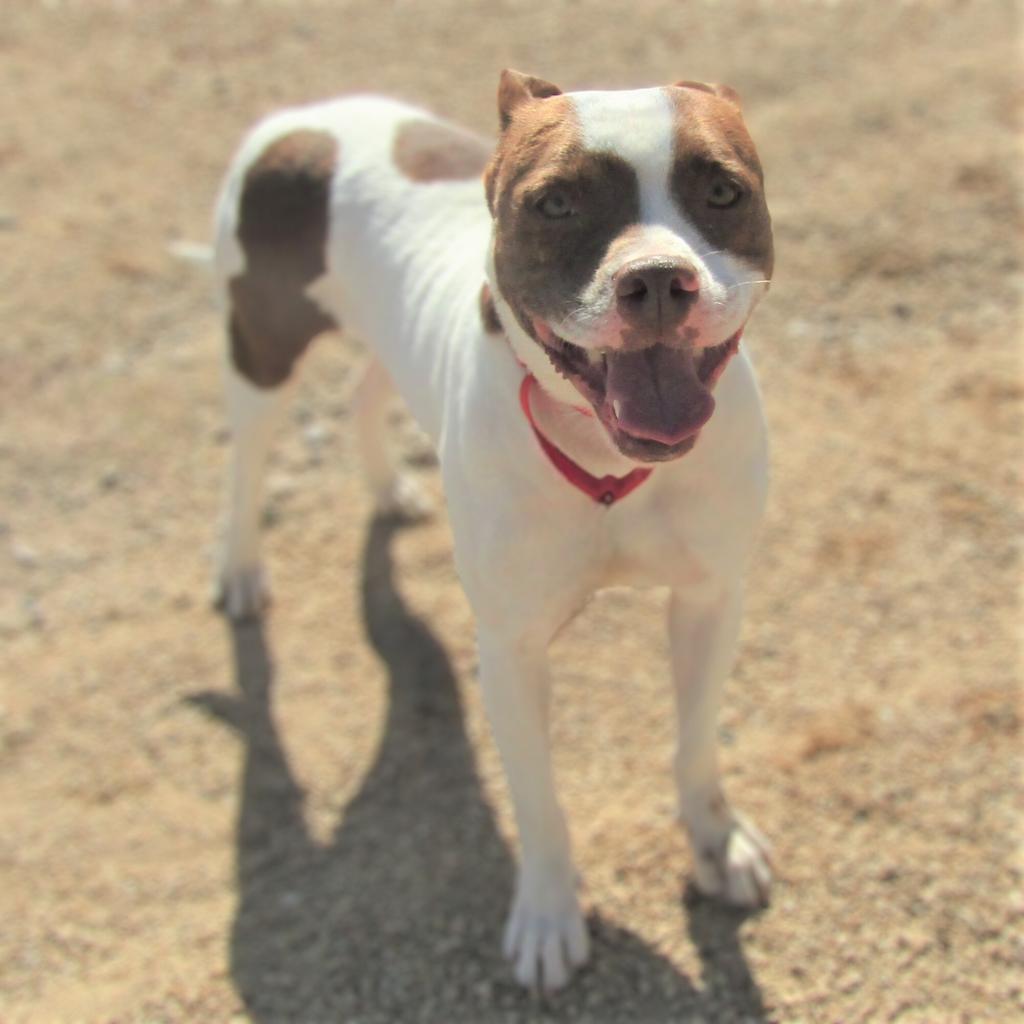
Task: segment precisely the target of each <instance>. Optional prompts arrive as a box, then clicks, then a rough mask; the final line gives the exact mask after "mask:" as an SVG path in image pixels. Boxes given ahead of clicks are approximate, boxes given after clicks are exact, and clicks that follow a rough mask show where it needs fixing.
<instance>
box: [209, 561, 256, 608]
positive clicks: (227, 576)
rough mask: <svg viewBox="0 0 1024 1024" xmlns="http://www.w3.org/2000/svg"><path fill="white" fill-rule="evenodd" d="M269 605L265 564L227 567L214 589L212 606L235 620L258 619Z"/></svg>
mask: <svg viewBox="0 0 1024 1024" xmlns="http://www.w3.org/2000/svg"><path fill="white" fill-rule="evenodd" d="M269 604H270V587H269V586H268V584H267V578H266V574H265V573H264V572H263V567H262V566H261V565H260V564H259V563H257V564H255V565H248V566H242V567H240V568H233V569H224V570H223V571H222V572H221V573H220V576H219V577H218V579H217V582H216V584H215V585H214V589H213V606H214V607H215V608H217V609H219V610H220V611H222V612H223V613H224V614H225V615H226V616H227V617H228V618H229V619H231V620H232V621H234V622H244V621H245V620H246V619H255V618H258V617H259V616H260V615H262V614H263V612H264V611H265V610H266V608H267V606H268V605H269Z"/></svg>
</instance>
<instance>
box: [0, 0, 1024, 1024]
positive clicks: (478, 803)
mask: <svg viewBox="0 0 1024 1024" xmlns="http://www.w3.org/2000/svg"><path fill="white" fill-rule="evenodd" d="M1020 56H1021V37H1020V20H1019V11H1018V9H1017V6H1016V5H1014V4H1013V3H1010V2H1005V3H1003V2H999V0H989V2H981V0H975V2H970V0H961V2H938V0H937V2H935V3H923V2H922V3H913V2H908V3H890V2H881V0H875V2H861V3H854V2H833V3H827V4H824V3H811V2H795V0H793V2H779V3H764V2H760V3H754V2H737V3H726V2H696V0H694V2H678V0H677V2H667V0H666V2H659V0H637V2H635V3H633V4H631V5H626V6H624V5H622V4H613V3H607V2H594V3H589V2H567V0H545V2H527V0H523V2H517V0H493V2H490V3H486V4H471V3H463V2H456V0H430V2H427V0H422V2H411V0H410V2H395V3H382V2H376V3H369V2H355V0H353V2H336V3H332V2H327V0H323V2H298V0H296V2H276V3H270V2H266V3H246V2H242V0H237V2H220V3H217V2H209V0H208V2H200V0H174V2H172V0H166V2H159V3H157V2H155V0H154V2H141V0H140V2H137V3H130V2H127V0H125V2H119V3H114V2H109V0H91V2H85V0H82V2H77V3H76V2H71V0H67V2H60V0H49V2H39V3H37V2H32V0H7V2H6V3H5V4H4V5H3V17H2V19H0V324H2V328H3V332H2V337H0V684H2V693H0V1019H2V1020H4V1021H5V1022H7V1021H10V1022H15V1021H45V1022H53V1021H97V1022H99V1021H104V1022H107V1021H118V1022H126V1021H133V1022H134V1021H140V1022H141V1021H146V1022H157V1021H204V1022H206V1021H211V1022H212V1021H229V1020H231V1021H248V1020H252V1021H275V1022H298V1021H302V1022H305V1021H327V1020H332V1021H360V1022H364V1024H365V1022H377V1021H380V1022H383V1021H403V1022H406V1021H431V1022H474V1024H479V1022H490V1021H518V1020H533V1019H541V1020H561V1019H567V1020H589V1021H595V1022H611V1021H626V1020H628V1021H642V1022H648V1021H649V1022H658V1024H661V1022H667V1021H691V1020H693V1021H697V1020H705V1021H714V1022H718V1021H830V1022H831V1021H843V1022H852V1021H889V1020H900V1021H904V1022H912V1021H922V1022H925V1021H927V1022H937V1021H953V1020H955V1021H998V1022H1006V1021H1009V1020H1012V1019H1022V1015H1024V1004H1022V1002H1021V998H1022V996H1021V991H1022V988H1021V977H1022V976H1021V971H1020V966H1021V954H1022V950H1021V946H1020V935H1021V930H1020V917H1021V914H1022V912H1024V902H1022V891H1021V884H1020V883H1021V878H1020V869H1021V862H1020V839H1021V832H1020V810H1021V808H1020V785H1019V783H1020V776H1019V769H1020V761H1019V754H1020V747H1019V724H1020V709H1019V703H1018V700H1019V690H1018V678H1019V669H1020V661H1021V659H1020V652H1021V648H1020V639H1021V638H1020V614H1019V607H1018V604H1017V597H1018V583H1019V579H1020V566H1019V551H1020V537H1021V529H1020V526H1021V523H1020V515H1021V507H1020V493H1021V492H1020V471H1021V465H1022V459H1021V455H1022V452H1021V409H1022V375H1021V369H1022V367H1021V354H1020V326H1021V325H1020V318H1019V302H1020V291H1021V276H1020V258H1021V227H1022V217H1021V208H1020V203H1019V197H1020V185H1021V181H1020V173H1019V168H1020V166H1021V162H1020V157H1021V150H1020V134H1019V130H1020V121H1021V114H1022V112H1024V103H1022V95H1024V94H1022V89H1021V78H1020ZM506 66H510V67H514V68H518V69H520V70H524V71H528V72H531V73H534V74H537V75H540V76H542V77H544V78H547V79H550V80H552V81H554V82H556V83H558V84H559V85H561V86H562V87H563V88H565V89H569V88H580V87H596V86H600V87H614V86H636V85H648V84H660V83H668V82H672V81H675V80H677V79H680V78H689V79H704V80H709V81H721V82H726V83H729V84H731V85H733V86H734V87H735V88H737V89H738V90H739V92H740V93H741V95H742V96H743V98H744V103H745V111H746V116H747V120H748V124H749V126H750V128H751V132H752V134H753V136H754V138H755V139H756V141H757V143H758V146H759V149H760V153H761V156H762V159H763V162H764V165H765V170H766V177H767V188H768V197H769V203H770V206H771V209H772V212H773V217H774V223H775V232H776V235H775V237H776V250H777V270H776V276H775V282H774V285H773V288H772V290H771V293H770V294H769V296H768V298H767V300H766V301H765V302H764V303H763V304H762V306H761V308H760V309H759V311H758V313H757V314H756V316H755V318H754V321H753V322H752V324H751V327H750V329H749V331H748V334H747V338H746V339H745V343H747V344H749V347H750V350H751V351H752V353H753V356H754V359H755V361H756V364H757V366H758V369H759V372H760V376H761V381H762V386H763V390H764V392H765V398H766V404H767V411H768V418H769V421H770V426H771V432H772V444H773V491H772V496H771V501H770V506H769V517H768V522H767V525H766V528H765V531H764V535H763V543H762V546H761V551H760V555H759V557H758V560H757V563H756V566H755V569H754V572H753V575H752V578H751V580H750V587H749V600H748V615H747V620H746V625H745V632H744V641H743V646H742V650H741V655H740V660H739V664H738V665H737V668H736V670H735V672H734V676H733V679H732V682H731V685H730V690H729V695H728V701H727V706H726V709H725V714H724V718H723V724H722V730H721V732H722V741H723V744H724V755H723V756H724V765H725V770H726V781H727V787H728V789H729V792H730V794H731V796H732V798H733V800H734V802H735V803H736V804H737V805H738V806H739V807H740V808H741V809H742V810H744V811H745V812H747V813H748V814H749V815H750V816H751V817H752V818H754V819H755V820H756V821H757V823H758V825H759V826H760V827H761V829H762V830H763V831H765V832H766V833H767V834H768V835H769V836H770V837H771V839H772V841H773V843H774V847H775V855H776V860H777V869H778V876H779V878H778V887H777V889H776V892H775V899H774V902H773V904H772V906H771V907H770V908H769V909H768V910H767V911H765V912H764V913H761V914H758V915H754V916H744V915H739V914H735V913H731V912H727V911H724V910H721V909H719V908H716V907H714V906H713V905H710V904H707V903H704V902H702V901H700V900H697V899H694V898H692V896H691V894H690V891H689V889H688V886H687V882H686V879H687V876H688V872H689V859H688V857H689V855H688V853H687V851H686V849H685V846H684V844H683V842H682V839H681V837H680V836H679V835H678V833H677V830H676V827H675V825H674V823H673V793H672V788H671V782H670V761H671V753H672V730H671V709H670V695H669V690H668V686H667V679H666V674H667V667H666V650H665V641H664V635H663V599H662V596H661V595H658V594H638V595H631V594H627V593H624V592H618V591H616V592H612V593H609V594H607V595H604V596H602V597H601V598H600V599H598V600H597V601H595V602H594V604H593V605H592V606H591V607H590V608H589V609H588V610H587V611H586V613H585V614H584V615H583V616H582V617H581V619H580V620H579V621H578V622H577V623H576V624H575V626H574V627H573V628H572V629H571V630H570V631H569V632H568V634H567V635H566V636H564V637H563V638H561V639H560V640H559V642H558V644H557V646H556V649H555V652H554V662H555V670H556V678H557V686H556V717H555V723H554V732H555V745H556V750H557V758H558V772H559V777H560V784H561V792H562V796H563V799H564V802H565V805H566V807H567V809H568V811H569V813H570V817H571V821H572V828H573V836H574V842H575V846H576V850H577V855H578V863H579V866H580V868H581V872H582V874H583V876H584V881H585V886H586V900H587V906H588V907H589V908H590V914H591V927H592V930H593V932H594V935H595V950H594V959H593V963H592V965H591V966H590V967H589V968H587V970H586V971H585V972H584V973H583V974H582V976H581V977H580V978H579V979H578V980H577V982H576V984H575V985H574V987H573V988H572V989H571V990H570V991H568V992H567V993H565V994H564V995H562V996H560V997H559V998H557V999H556V1000H554V1001H552V1002H551V1003H550V1004H548V1005H546V1006H545V1005H541V1004H539V1003H537V1002H535V1001H533V1000H531V999H530V998H529V997H527V996H523V995H521V994H520V993H519V992H518V991H517V990H516V988H515V987H514V985H513V984H512V983H511V981H510V978H509V974H508V971H507V968H506V967H505V965H504V964H503V963H502V961H501V959H500V956H499V953H498V942H499V935H500V928H501V923H502V921H503V917H504V913H505V909H506V904H507V900H508V898H509V896H510V886H511V881H512V854H511V853H510V836H511V823H510V817H509V807H508V801H507V798H506V794H505V791H504V786H503V782H502V779H501V775H500V772H499V769H498V764H497V757H496V754H495V751H494V748H493V745H492V743H491V741H490V738H489V736H488V733H487V727H486V724H485V722H484V720H483V716H482V711H481V708H480V704H479V700H478V696H477V693H476V689H475V671H476V665H475V654H474V646H473V626H472V621H471V618H470V615H469V610H468V607H467V605H466V601H465V599H464V597H463V595H462V593H461V591H460V589H459V586H458V582H457V580H456V577H455V574H454V570H453V567H452V563H451V558H450V537H449V534H448V528H447V524H446V522H445V518H444V515H443V513H442V514H441V515H439V516H438V517H437V518H436V519H434V520H432V521H431V522H429V523H427V524H425V525H422V526H419V527H416V528H412V529H407V530H403V531H400V532H395V531H392V530H391V529H389V528H387V527H386V526H383V525H381V524H371V522H370V519H369V509H368V503H367V500H366V496H365V494H364V492H363V490H362V486H361V482H360V480H359V478H358V476H357V474H356V472H355V460H354V451H353V444H352V438H351V432H350V429H349V422H348V419H349V412H348V396H349V392H350V389H351V385H352V382H353V380H354V379H355V375H356V373H357V371H358V367H359V365H360V360H361V358H362V357H361V350H360V347H359V343H358V339H357V338H354V337H350V336H344V337H340V338H331V339H329V340H326V341H325V342H323V343H322V344H321V345H320V347H319V348H318V349H317V350H316V351H314V353H313V354H312V356H311V357H310V359H309V360H308V362H307V364H306V368H305V374H304V377H305V380H304V383H303V385H302V387H301V389H300V394H299V397H298V401H297V402H296V404H295V406H294V408H293V410H292V413H291V423H290V426H289V428H288V429H286V430H284V431H283V432H282V436H281V440H280V443H279V444H278V446H277V448H276V450H275V454H274V459H273V465H272V468H271V473H270V479H269V494H268V503H267V514H266V526H267V530H266V535H265V539H266V545H265V552H266V555H267V558H268V561H269V566H270V570H271V572H272V574H273V580H274V587H275V593H276V598H277V603H276V605H275V607H274V610H273V613H272V615H271V617H270V618H269V619H268V620H267V622H266V623H265V624H264V625H263V626H252V627H248V628H244V629H238V630H234V631H232V630H230V629H229V628H227V627H226V626H225V624H224V623H223V622H222V621H221V620H220V619H218V618H217V617H216V616H215V615H213V614H212V613H211V612H210V611H209V608H208V604H207V594H208V586H209V583H208V579H209V571H210V559H211V552H212V550H213V544H214V539H215V537H216V524H217V519H218V517H219V501H220V495H221V488H222V475H223V469H224V462H225V456H226V440H227V434H226V430H225V425H224V417H223V414H222V409H221V403H220V390H219V384H220V379H219V375H220V365H221V358H222V356H221V352H222V344H223V341H222V336H221V325H220V323H219V322H218V318H217V315H216V312H215V310H214V307H213V303H212V301H211V289H210V284H209V281H208V279H207V277H206V272H205V271H204V269H203V268H202V267H201V266H197V265H195V264H194V263H193V262H190V261H188V260H183V259H181V258H180V257H179V256H178V255H175V253H180V252H181V248H182V247H181V244H180V243H182V242H195V243H204V244H205V242H206V241H207V240H208V225H209V217H210V210H211V206H212V202H213V198H214V195H215V192H216V188H217V185H218V181H219V179H220V175H221V174H222V172H223V169H224V167H225V164H226V161H227V159H228V157H229V155H230V153H231V152H232V150H233V148H234V146H235V145H236V143H237V141H238V139H239V137H240V135H241V133H242V132H243V131H244V130H245V129H246V128H247V127H248V126H249V124H250V123H251V122H252V121H253V120H254V119H255V118H257V117H258V116H260V115H261V114H263V113H265V112H268V111H269V110H271V109H274V108H276V107H279V106H282V105H286V104H291V103H295V102H300V101H308V100H312V99H317V98H321V97H326V96H330V95H332V94H336V93H340V92H347V91H356V90H358V91H377V92H385V93H389V94H393V95H396V96H400V97H403V98H406V99H408V100H412V101H414V102H418V103H421V104H424V105H426V106H429V107H431V108H432V109H434V110H436V111H438V112H439V113H442V114H444V115H447V116H450V117H452V118H454V119H456V120H459V121H461V122H462V123H464V124H466V125H468V126H470V127H472V128H474V129H476V130H478V131H480V132H481V133H483V134H486V135H491V134H492V133H493V130H494V126H495V120H496V118H495V110H494V94H495V87H496V83H497V76H498V72H499V71H500V69H501V68H503V67H506ZM396 431H397V435H396V436H397V437H398V439H399V443H400V444H401V445H402V450H403V453H404V456H405V457H406V459H407V460H408V461H409V462H410V464H411V465H412V466H413V467H414V470H415V472H416V473H417V474H419V475H420V476H421V477H422V479H423V481H424V482H425V484H426V486H427V487H428V489H430V490H431V491H433V493H434V494H435V495H437V496H438V498H439V499H440V491H439V486H438V481H437V475H436V469H435V467H434V466H433V464H432V462H431V459H430V457H429V453H427V452H425V451H424V448H423V443H422V441H421V440H420V439H419V436H418V435H417V434H416V432H415V431H414V430H413V429H412V428H411V427H410V425H409V424H408V422H407V421H406V420H405V419H404V418H401V417H399V418H398V419H397V420H396Z"/></svg>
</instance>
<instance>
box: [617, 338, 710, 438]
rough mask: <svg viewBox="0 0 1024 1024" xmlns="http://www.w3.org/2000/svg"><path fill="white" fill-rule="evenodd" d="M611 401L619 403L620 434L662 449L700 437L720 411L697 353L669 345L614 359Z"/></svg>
mask: <svg viewBox="0 0 1024 1024" xmlns="http://www.w3.org/2000/svg"><path fill="white" fill-rule="evenodd" d="M605 398H606V400H607V401H609V402H613V403H615V406H614V407H615V409H616V410H617V413H616V414H617V417H618V421H619V427H620V429H622V430H624V431H625V432H626V433H627V434H630V435H632V436H633V437H640V438H645V439H647V440H650V441H659V442H661V443H662V444H678V443H679V442H680V441H683V440H685V439H686V438H687V437H689V436H690V435H692V434H694V433H696V432H697V431H698V430H699V429H700V428H701V427H702V426H704V424H705V423H707V421H708V420H709V419H710V418H711V413H712V412H713V411H714V408H715V400H714V398H713V397H712V396H711V392H710V391H708V389H707V388H706V387H705V386H704V385H703V384H702V383H701V381H700V378H699V377H698V376H697V367H696V365H695V363H694V360H693V353H692V352H690V351H689V350H683V349H678V348H669V347H668V346H667V345H652V346H651V347H650V348H645V349H641V350H640V351H639V352H618V353H609V354H608V377H607V384H606V392H605Z"/></svg>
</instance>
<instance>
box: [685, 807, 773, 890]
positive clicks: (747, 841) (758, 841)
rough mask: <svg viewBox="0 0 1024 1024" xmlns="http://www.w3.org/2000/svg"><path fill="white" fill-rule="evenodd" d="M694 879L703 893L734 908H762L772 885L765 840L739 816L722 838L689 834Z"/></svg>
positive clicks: (769, 859) (768, 853)
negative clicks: (712, 839) (704, 839)
mask: <svg viewBox="0 0 1024 1024" xmlns="http://www.w3.org/2000/svg"><path fill="white" fill-rule="evenodd" d="M693 852H694V864H695V870H694V874H695V876H696V877H695V880H696V883H697V888H698V889H700V890H701V892H703V893H704V894H705V895H708V896H715V897H717V898H718V899H721V900H724V901H725V902H726V903H731V904H732V905H733V906H736V907H764V906H767V905H768V899H769V896H770V894H771V887H772V865H771V854H770V852H769V847H768V841H767V840H766V839H765V838H764V836H762V835H761V833H760V832H759V831H758V830H757V829H756V828H754V826H753V825H751V824H750V822H748V821H745V820H744V819H743V818H740V817H736V818H734V819H733V821H732V824H731V826H730V827H729V829H728V831H727V832H726V833H725V836H724V838H719V839H718V840H717V841H716V842H713V843H708V842H702V841H701V840H700V839H698V838H697V837H696V836H694V837H693Z"/></svg>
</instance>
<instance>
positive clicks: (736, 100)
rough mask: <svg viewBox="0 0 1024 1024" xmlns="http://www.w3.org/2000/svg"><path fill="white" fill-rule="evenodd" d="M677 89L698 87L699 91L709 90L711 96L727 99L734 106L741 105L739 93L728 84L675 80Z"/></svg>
mask: <svg viewBox="0 0 1024 1024" xmlns="http://www.w3.org/2000/svg"><path fill="white" fill-rule="evenodd" d="M674 84H675V86H676V87H677V88H679V89H699V90H700V91H701V92H709V93H711V95H712V96H719V97H721V98H722V99H723V100H728V101H729V102H730V103H731V104H732V105H733V106H734V107H742V106H743V104H742V103H741V102H740V94H739V93H738V92H737V91H736V90H735V89H733V88H732V87H731V86H728V85H719V84H718V83H717V82H675V83H674Z"/></svg>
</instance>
